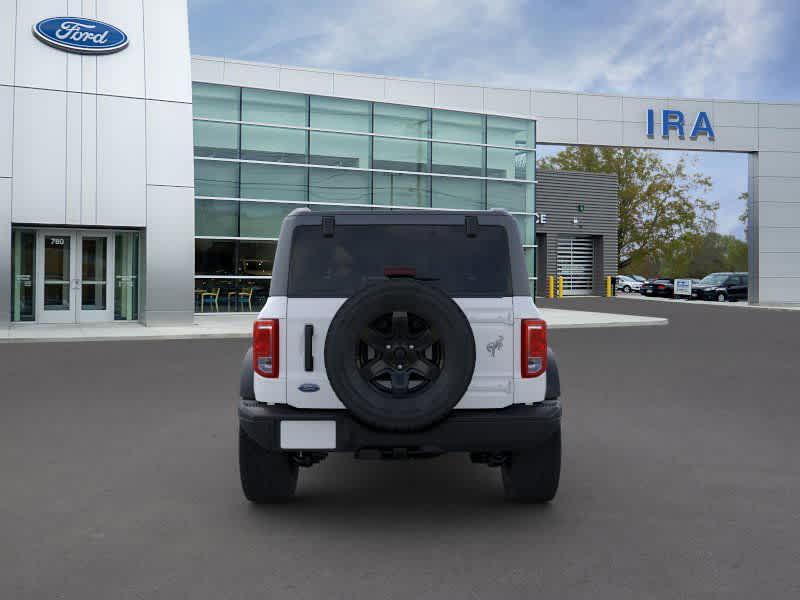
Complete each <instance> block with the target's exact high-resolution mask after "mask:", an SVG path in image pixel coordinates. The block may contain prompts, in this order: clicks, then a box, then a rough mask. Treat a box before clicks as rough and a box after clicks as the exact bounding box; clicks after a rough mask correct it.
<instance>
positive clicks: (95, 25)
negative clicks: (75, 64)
mask: <svg viewBox="0 0 800 600" xmlns="http://www.w3.org/2000/svg"><path fill="white" fill-rule="evenodd" d="M33 35H35V36H36V37H37V38H38V39H39V40H41V41H42V42H44V43H45V44H48V45H50V46H53V47H54V48H58V49H59V50H65V51H66V52H77V53H79V54H111V53H112V52H118V51H120V50H122V49H123V48H124V47H125V46H127V45H128V36H127V35H126V34H125V32H124V31H122V30H121V29H118V28H116V27H114V26H113V25H109V24H108V23H103V22H102V21H96V20H95V19H84V18H83V17H50V18H49V19H43V20H42V21H39V22H38V23H36V25H34V26H33Z"/></svg>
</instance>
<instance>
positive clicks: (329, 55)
mask: <svg viewBox="0 0 800 600" xmlns="http://www.w3.org/2000/svg"><path fill="white" fill-rule="evenodd" d="M189 27H190V34H191V44H192V53H193V54H199V55H207V56H224V57H227V58H238V59H243V60H252V61H261V62H269V63H279V64H286V65H297V66H307V67H318V68H327V69H336V70H340V71H355V72H363V73H376V74H382V75H398V76H405V77H417V78H423V79H439V80H451V81H467V82H473V83H482V84H486V85H495V86H509V87H519V88H539V89H559V90H572V91H585V92H603V93H618V94H636V95H648V96H649V95H652V96H669V97H701V98H726V99H737V100H767V101H781V100H784V101H785V100H790V101H800V66H798V64H797V56H798V53H799V51H800V36H798V32H799V31H800V2H798V1H797V0H676V1H673V2H670V1H666V0H665V1H662V2H653V1H652V0H623V1H619V2H612V1H610V0H609V1H607V2H598V1H596V0H595V1H591V0H573V1H569V0H563V1H557V0H551V1H533V0H531V1H525V0H402V1H398V0H394V1H393V2H385V1H384V2H381V1H375V0H372V1H364V0H348V1H338V0H323V1H320V0H295V1H293V2H264V1H263V0H189ZM555 150H557V148H555V147H551V148H548V147H544V146H542V147H541V150H540V154H542V155H544V154H546V153H549V152H553V151H555ZM666 155H667V158H668V159H670V160H674V155H673V154H672V153H667V154H666ZM692 158H695V159H696V165H695V168H696V169H697V170H698V171H700V172H702V173H705V174H707V175H710V176H711V177H712V180H713V184H714V187H713V191H712V192H711V194H710V195H709V196H708V198H709V199H710V200H712V201H718V202H719V203H720V211H719V213H718V215H717V222H718V231H719V232H720V233H733V234H735V235H737V236H738V237H743V231H742V226H741V223H739V221H738V215H739V214H740V213H741V212H742V208H743V206H742V202H741V201H740V200H738V196H739V193H740V192H743V191H746V189H747V157H746V155H743V154H726V153H702V152H698V153H693V155H692Z"/></svg>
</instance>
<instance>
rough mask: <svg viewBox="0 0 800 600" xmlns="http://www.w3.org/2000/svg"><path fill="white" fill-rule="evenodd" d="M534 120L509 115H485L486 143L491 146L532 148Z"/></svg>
mask: <svg viewBox="0 0 800 600" xmlns="http://www.w3.org/2000/svg"><path fill="white" fill-rule="evenodd" d="M533 128H534V122H533V121H528V120H526V119H513V118H511V117H493V116H491V115H490V116H488V117H486V143H487V144H492V145H493V146H515V147H516V146H521V147H529V148H533V147H534V145H535V143H534V135H533Z"/></svg>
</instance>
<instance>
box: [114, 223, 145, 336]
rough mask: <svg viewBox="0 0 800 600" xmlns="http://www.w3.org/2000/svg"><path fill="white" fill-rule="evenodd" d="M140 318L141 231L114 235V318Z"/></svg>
mask: <svg viewBox="0 0 800 600" xmlns="http://www.w3.org/2000/svg"><path fill="white" fill-rule="evenodd" d="M138 318H139V233H138V232H136V231H124V232H119V233H117V234H115V235H114V320H115V321H135V320H137V319H138Z"/></svg>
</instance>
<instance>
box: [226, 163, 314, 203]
mask: <svg viewBox="0 0 800 600" xmlns="http://www.w3.org/2000/svg"><path fill="white" fill-rule="evenodd" d="M307 175H308V170H307V169H306V168H304V167H283V166H280V165H258V164H248V163H243V164H242V173H241V179H242V189H241V197H242V198H254V199H258V200H295V201H301V202H304V201H306V199H307V198H306V196H307V194H308V186H307V182H306V178H307Z"/></svg>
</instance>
